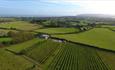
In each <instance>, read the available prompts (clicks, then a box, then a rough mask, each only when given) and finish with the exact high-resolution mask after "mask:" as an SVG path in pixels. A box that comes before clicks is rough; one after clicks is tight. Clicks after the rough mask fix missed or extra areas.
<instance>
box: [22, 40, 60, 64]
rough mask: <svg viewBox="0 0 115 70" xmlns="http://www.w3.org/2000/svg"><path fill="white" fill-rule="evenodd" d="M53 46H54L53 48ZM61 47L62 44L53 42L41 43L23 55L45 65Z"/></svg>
mask: <svg viewBox="0 0 115 70" xmlns="http://www.w3.org/2000/svg"><path fill="white" fill-rule="evenodd" d="M52 44H53V46H52ZM60 46H61V44H60V43H57V42H53V41H51V40H47V41H45V42H43V43H39V44H36V45H34V46H33V47H31V48H28V49H25V50H24V51H23V53H24V54H25V55H26V56H28V57H30V58H32V59H34V60H36V61H37V62H39V63H40V64H43V63H45V62H46V61H47V59H48V58H49V57H50V56H52V55H53V53H54V52H55V51H56V50H57V49H58V48H59V47H60Z"/></svg>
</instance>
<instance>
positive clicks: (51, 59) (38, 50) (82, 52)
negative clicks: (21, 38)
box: [7, 39, 115, 70]
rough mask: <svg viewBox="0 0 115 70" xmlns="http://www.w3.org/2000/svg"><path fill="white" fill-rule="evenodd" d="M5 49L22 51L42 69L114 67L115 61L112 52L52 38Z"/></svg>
mask: <svg viewBox="0 0 115 70" xmlns="http://www.w3.org/2000/svg"><path fill="white" fill-rule="evenodd" d="M7 49H8V50H10V51H13V52H16V53H19V52H23V55H24V56H26V57H27V58H30V59H32V60H34V61H36V62H37V63H39V64H40V69H42V70H86V68H87V70H111V69H112V70H114V69H115V67H114V64H115V63H114V62H112V60H113V61H114V60H115V59H114V55H115V54H114V53H113V54H112V53H109V52H106V51H104V53H103V51H101V50H96V49H93V48H89V47H87V46H83V45H78V44H72V43H69V42H64V43H58V42H54V41H53V40H43V39H33V40H30V41H27V42H24V43H21V44H17V45H14V46H10V47H8V48H7ZM7 52H9V51H7ZM17 56H20V55H17ZM107 56H109V57H108V58H107ZM22 70H25V69H22Z"/></svg>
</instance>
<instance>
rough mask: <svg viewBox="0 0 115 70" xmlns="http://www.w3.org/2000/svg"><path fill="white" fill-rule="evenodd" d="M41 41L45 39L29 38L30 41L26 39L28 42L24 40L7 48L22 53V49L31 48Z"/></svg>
mask: <svg viewBox="0 0 115 70" xmlns="http://www.w3.org/2000/svg"><path fill="white" fill-rule="evenodd" d="M41 41H43V40H42V39H38V38H35V39H32V40H29V41H26V42H23V43H20V44H16V45H11V46H9V47H8V48H7V49H8V50H10V51H13V52H15V53H20V52H21V51H22V50H24V49H26V48H29V47H31V46H33V45H34V44H37V43H39V42H41Z"/></svg>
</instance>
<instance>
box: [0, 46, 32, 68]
mask: <svg viewBox="0 0 115 70" xmlns="http://www.w3.org/2000/svg"><path fill="white" fill-rule="evenodd" d="M33 65H34V64H33V63H31V62H29V61H28V60H26V59H24V58H23V57H21V56H17V55H14V54H13V53H10V52H8V51H6V50H5V49H2V48H1V49H0V70H29V69H31V70H34V69H32V66H33Z"/></svg>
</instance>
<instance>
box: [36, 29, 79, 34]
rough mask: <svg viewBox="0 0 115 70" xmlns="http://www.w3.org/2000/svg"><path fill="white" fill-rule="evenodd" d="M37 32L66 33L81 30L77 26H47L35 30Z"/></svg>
mask: <svg viewBox="0 0 115 70" xmlns="http://www.w3.org/2000/svg"><path fill="white" fill-rule="evenodd" d="M35 31H36V32H42V33H48V34H64V33H76V32H79V30H78V29H77V28H45V29H38V30H35Z"/></svg>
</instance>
